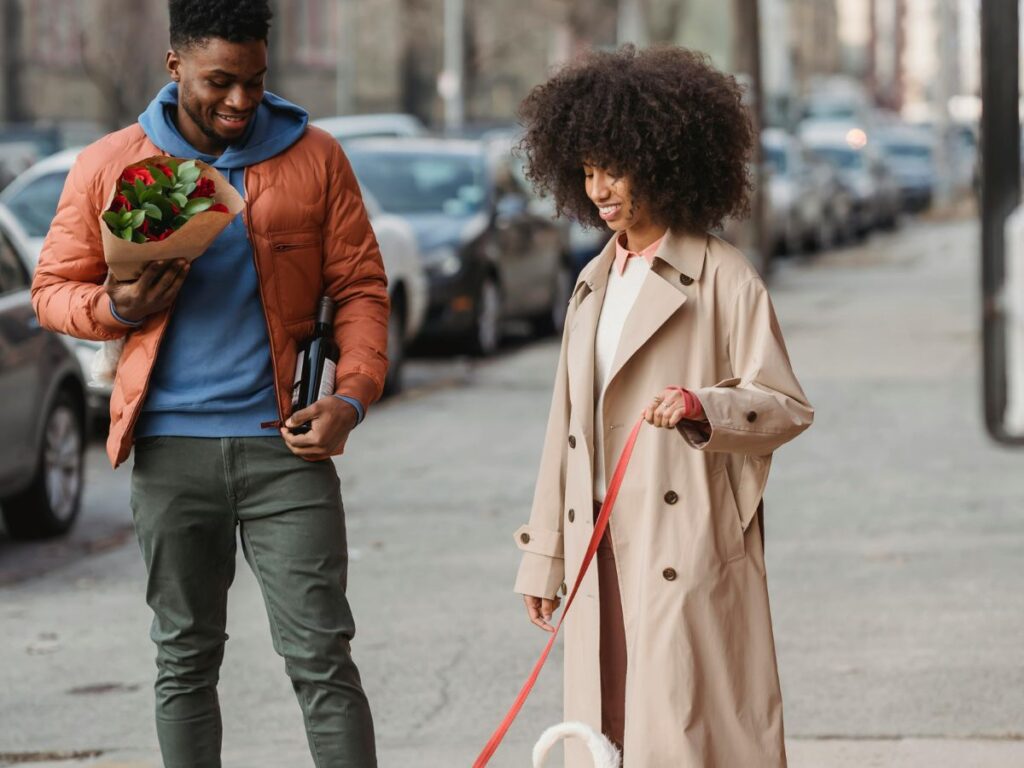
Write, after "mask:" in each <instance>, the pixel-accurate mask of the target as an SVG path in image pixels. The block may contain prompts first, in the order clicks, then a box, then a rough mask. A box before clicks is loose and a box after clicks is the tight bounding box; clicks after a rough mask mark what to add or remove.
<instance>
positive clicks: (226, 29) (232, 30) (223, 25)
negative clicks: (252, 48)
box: [168, 0, 273, 49]
mask: <svg viewBox="0 0 1024 768" xmlns="http://www.w3.org/2000/svg"><path fill="white" fill-rule="evenodd" d="M168 10H169V12H170V17H171V46H172V47H174V48H176V49H181V48H189V47H192V46H196V45H200V46H201V45H202V44H203V43H204V42H205V41H206V40H209V39H210V38H215V37H216V38H220V39H221V40H227V41H228V42H231V43H250V42H254V41H258V40H264V41H265V40H266V39H267V37H268V35H269V33H270V19H271V18H272V17H273V13H271V11H270V5H269V3H268V2H267V0H170V2H169V3H168Z"/></svg>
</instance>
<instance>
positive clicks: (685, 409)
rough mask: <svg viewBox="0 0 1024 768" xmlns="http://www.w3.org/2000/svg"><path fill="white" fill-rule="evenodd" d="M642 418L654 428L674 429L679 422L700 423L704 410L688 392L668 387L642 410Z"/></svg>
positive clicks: (694, 396) (698, 401)
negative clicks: (684, 420) (685, 420)
mask: <svg viewBox="0 0 1024 768" xmlns="http://www.w3.org/2000/svg"><path fill="white" fill-rule="evenodd" d="M643 417H644V419H645V420H646V421H647V423H648V424H650V425H652V426H655V427H665V428H667V429H672V428H674V427H675V426H676V425H677V424H678V423H679V422H680V421H682V420H683V419H687V420H689V421H702V420H703V419H704V418H705V416H704V408H703V407H702V406H701V404H700V400H698V399H697V397H696V395H694V394H693V393H692V392H690V391H689V390H685V389H682V388H680V387H668V388H666V389H665V390H664V391H663V392H661V393H660V394H657V395H655V396H654V400H653V401H652V402H651V404H650V405H649V406H647V407H646V408H644V412H643Z"/></svg>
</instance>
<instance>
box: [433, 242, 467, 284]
mask: <svg viewBox="0 0 1024 768" xmlns="http://www.w3.org/2000/svg"><path fill="white" fill-rule="evenodd" d="M423 266H424V267H426V268H427V269H428V270H429V271H431V272H435V273H437V274H439V275H443V276H444V277H452V276H453V275H457V274H458V273H459V271H460V270H461V269H462V259H461V258H460V257H459V254H458V253H457V252H456V251H455V249H454V248H452V247H451V246H450V245H442V246H440V247H439V248H433V249H431V250H429V251H426V252H425V253H424V254H423Z"/></svg>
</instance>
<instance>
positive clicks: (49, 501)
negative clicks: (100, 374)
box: [0, 210, 89, 538]
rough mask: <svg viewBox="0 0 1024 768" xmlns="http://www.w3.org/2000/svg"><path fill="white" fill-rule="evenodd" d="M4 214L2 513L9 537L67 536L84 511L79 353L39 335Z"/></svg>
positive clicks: (0, 240) (0, 215)
mask: <svg viewBox="0 0 1024 768" xmlns="http://www.w3.org/2000/svg"><path fill="white" fill-rule="evenodd" d="M11 225H12V220H11V218H10V215H9V214H8V212H7V211H5V210H0V435H3V440H0V512H2V514H3V519H4V525H5V528H6V530H7V533H8V535H10V536H12V537H15V538H44V537H48V536H56V535H59V534H62V533H65V532H67V531H68V530H69V529H70V528H71V526H72V525H73V523H74V521H75V518H76V517H77V516H78V512H79V509H80V506H81V499H82V488H83V484H84V467H85V444H86V432H87V424H88V421H89V409H88V404H87V403H86V397H85V382H84V381H83V377H82V371H81V368H80V367H79V365H78V361H77V360H76V358H75V355H74V353H73V352H72V351H71V350H70V349H69V347H68V344H67V342H66V341H65V340H64V339H63V338H61V337H60V336H58V335H56V334H53V333H49V332H47V331H44V330H42V329H41V328H40V327H39V321H38V320H37V319H36V316H35V312H34V311H33V309H32V304H31V298H30V286H31V277H30V273H29V271H28V270H27V269H26V268H25V260H26V258H27V257H26V254H24V253H20V252H19V248H20V246H18V245H16V244H15V242H14V240H12V239H11V238H10V237H9V235H8V233H9V231H10V227H11Z"/></svg>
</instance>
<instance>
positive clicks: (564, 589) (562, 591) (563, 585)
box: [559, 581, 569, 597]
mask: <svg viewBox="0 0 1024 768" xmlns="http://www.w3.org/2000/svg"><path fill="white" fill-rule="evenodd" d="M559 589H560V591H561V593H562V597H565V596H566V595H568V594H569V588H568V587H567V586H565V582H564V581H563V582H562V586H561V587H560V588H559Z"/></svg>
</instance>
